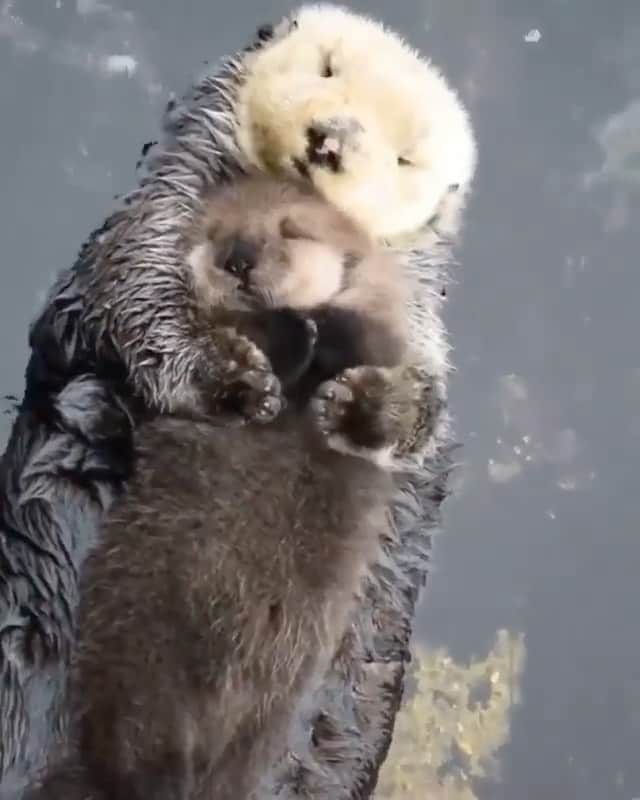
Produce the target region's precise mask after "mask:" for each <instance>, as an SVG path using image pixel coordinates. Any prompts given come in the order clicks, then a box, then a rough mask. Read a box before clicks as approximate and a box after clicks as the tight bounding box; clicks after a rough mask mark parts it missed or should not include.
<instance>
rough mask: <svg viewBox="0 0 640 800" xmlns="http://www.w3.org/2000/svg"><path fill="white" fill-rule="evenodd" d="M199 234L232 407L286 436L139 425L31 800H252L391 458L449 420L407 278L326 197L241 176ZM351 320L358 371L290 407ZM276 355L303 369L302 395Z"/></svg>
mask: <svg viewBox="0 0 640 800" xmlns="http://www.w3.org/2000/svg"><path fill="white" fill-rule="evenodd" d="M189 238H192V239H193V250H192V252H191V254H190V260H191V262H192V267H193V270H194V275H195V277H196V280H195V283H194V288H195V296H196V298H197V300H198V301H199V311H200V313H201V316H202V320H203V322H202V325H203V330H204V329H205V325H206V324H210V325H211V329H212V330H211V335H212V336H213V337H216V338H217V339H220V338H222V336H223V334H224V339H225V342H226V346H227V348H230V349H232V350H233V356H231V357H230V359H229V360H233V361H234V363H235V364H236V367H235V369H234V370H233V373H234V381H233V383H232V384H231V386H232V391H233V393H234V394H235V395H236V396H237V394H238V393H237V389H236V384H237V383H242V382H244V384H245V387H246V389H247V391H246V392H245V393H244V395H243V397H242V399H243V401H244V406H243V407H244V408H246V407H247V403H248V405H250V406H251V408H252V409H256V413H255V414H254V415H253V417H254V419H255V420H256V421H257V420H258V419H259V420H260V422H264V421H265V419H264V415H266V416H267V417H268V418H269V420H270V424H269V425H267V426H265V425H264V424H262V425H259V424H253V425H249V426H244V427H227V426H221V425H220V423H219V419H218V418H217V417H213V419H212V421H200V422H198V421H194V420H191V419H175V418H171V417H168V416H161V417H159V418H157V419H156V420H155V421H151V422H147V423H143V425H142V426H141V428H140V430H139V432H138V434H137V436H136V471H135V474H134V476H133V478H132V479H131V481H130V482H129V486H128V490H127V494H126V496H125V497H124V499H123V500H122V501H121V502H120V503H119V504H118V505H117V506H116V508H115V509H113V510H112V511H111V513H110V514H109V515H108V516H107V519H106V521H105V523H104V525H103V526H102V530H101V533H100V539H99V544H98V545H97V546H96V548H95V549H94V551H93V552H92V553H91V555H90V556H89V557H88V559H87V562H86V565H85V567H84V570H83V576H82V580H81V592H80V604H79V616H78V641H77V649H76V651H75V653H74V656H73V661H72V670H71V681H70V686H69V694H68V699H69V704H70V713H71V729H70V740H71V755H70V756H69V757H68V758H67V759H66V760H63V761H62V763H61V764H60V765H56V764H54V765H53V767H52V769H51V770H50V772H49V774H48V775H46V776H44V778H43V782H42V784H41V785H40V786H38V787H37V788H35V789H34V790H33V791H32V792H31V791H29V792H28V793H27V797H28V798H29V800H55V799H56V798H62V797H64V798H65V800H86V798H87V796H89V797H91V798H93V800H97V798H104V800H147V798H150V797H151V798H154V800H180V798H183V799H184V800H186V798H193V800H198V799H200V798H201V800H246V798H248V797H249V795H250V794H251V793H252V792H253V791H254V790H255V789H256V787H257V785H258V783H259V781H260V779H261V778H262V776H263V775H264V774H265V773H267V772H268V771H269V767H270V765H271V763H272V762H273V760H274V758H276V757H277V756H278V755H279V748H280V746H281V742H282V739H283V737H286V735H287V733H288V731H289V728H290V727H291V721H292V719H293V718H294V716H295V713H296V708H297V706H298V705H299V703H300V701H301V700H302V698H303V697H304V695H305V694H308V693H309V691H310V690H312V689H314V688H315V687H317V685H319V684H320V683H321V680H322V676H323V675H324V673H325V671H326V669H327V667H328V666H329V664H330V662H331V659H332V658H333V656H334V654H335V652H336V649H337V646H338V644H339V642H340V641H341V639H342V637H343V635H344V633H345V630H346V626H347V623H348V621H349V617H350V615H351V612H352V609H353V607H354V605H355V602H356V596H357V593H358V590H359V586H360V582H361V580H362V578H363V576H364V574H366V571H367V567H368V566H369V564H370V563H371V562H373V561H375V560H376V559H377V558H378V557H379V555H380V548H381V541H382V537H383V536H384V535H385V534H387V535H388V530H389V518H388V502H389V500H390V499H391V496H392V493H393V478H392V476H391V475H390V474H389V473H388V471H386V469H385V467H386V465H387V464H388V463H392V459H388V457H386V455H385V458H381V457H380V454H381V453H383V454H388V453H389V452H391V451H393V450H394V449H395V448H396V446H397V444H398V442H401V441H403V440H404V439H405V438H406V436H407V435H411V433H412V431H413V430H414V428H415V422H414V419H415V418H416V417H418V416H420V417H422V416H424V414H425V413H428V415H429V418H430V420H431V421H432V423H433V421H434V420H435V417H436V415H437V411H438V409H437V407H434V406H433V403H426V412H425V402H424V401H425V387H424V386H423V385H421V384H420V385H416V384H415V383H414V382H413V373H411V372H410V371H408V370H406V369H405V366H406V364H407V357H408V355H409V350H408V347H407V333H408V327H407V325H406V322H405V319H404V316H405V306H406V293H405V292H404V291H403V284H404V282H405V278H404V276H403V274H402V271H401V269H400V265H399V264H398V263H397V260H396V259H394V258H392V257H390V256H389V255H388V254H386V253H385V252H383V251H382V250H381V248H379V247H377V246H375V245H373V244H372V243H371V242H370V240H369V239H368V237H367V236H366V235H365V234H363V233H362V232H361V231H360V230H358V228H357V227H356V226H354V224H353V223H352V222H350V221H349V220H348V219H347V218H346V217H344V215H342V214H341V213H339V212H338V211H336V210H335V209H332V208H331V207H329V206H328V205H327V203H326V202H325V201H322V200H321V199H320V197H319V196H318V195H316V194H315V192H314V191H312V190H311V189H310V188H308V187H299V186H295V185H291V184H286V183H282V182H277V181H274V180H270V179H265V178H256V179H253V180H240V181H238V183H237V184H235V185H233V186H232V187H228V188H226V189H222V190H220V191H217V192H215V193H214V195H213V196H212V197H211V198H210V199H209V200H208V202H207V203H206V204H205V213H204V214H203V215H202V218H201V219H199V220H198V222H197V224H196V225H195V226H194V232H193V234H192V235H191V236H190V237H189ZM331 312H335V315H336V319H338V320H339V319H340V317H341V316H344V315H346V317H347V318H348V319H349V320H353V319H357V321H358V325H353V324H350V325H349V331H348V332H344V331H343V335H342V337H341V341H334V342H333V343H332V347H331V348H330V349H331V357H332V359H338V361H341V360H343V359H346V360H347V361H348V362H349V361H351V362H352V363H353V365H352V366H351V367H350V368H347V369H338V370H337V373H336V374H334V375H333V376H332V378H331V379H330V380H322V378H323V377H324V376H322V377H320V378H318V375H317V374H316V375H315V377H314V380H316V381H317V380H318V379H319V380H320V382H319V384H318V385H317V386H315V385H309V384H307V389H308V390H309V394H308V395H307V393H306V392H305V393H304V394H302V395H300V394H297V395H296V401H295V402H292V403H290V404H289V405H288V406H285V407H284V408H282V407H281V400H282V397H281V395H280V390H281V389H282V390H284V389H286V388H287V387H289V388H290V389H293V388H294V387H295V384H296V383H297V382H299V380H300V378H301V376H303V375H304V374H306V373H308V372H309V371H311V372H317V369H318V367H316V366H314V354H315V352H316V350H317V349H320V350H322V349H323V344H322V338H323V336H324V335H326V333H327V331H323V326H322V325H321V326H320V327H319V328H318V327H317V325H316V324H315V323H314V322H313V320H314V319H315V318H316V317H317V316H318V315H319V317H320V318H321V319H322V320H323V321H324V323H325V325H324V327H326V320H327V318H328V317H329V316H331ZM334 323H335V320H334V321H332V323H331V324H332V325H333V324H334ZM279 326H284V327H285V329H286V330H287V331H288V332H289V334H290V335H291V338H294V339H296V340H297V341H296V347H295V348H294V349H292V348H291V347H288V348H287V346H286V342H283V340H282V336H281V335H280V333H279V331H278V327H279ZM330 327H331V326H330ZM331 332H332V331H329V333H331ZM274 334H275V342H274V341H273V338H274ZM258 339H259V340H261V347H260V348H258V347H257V346H256V340H258ZM342 349H344V350H345V354H343V353H342V352H341V351H342ZM280 350H283V351H286V352H283V353H282V355H277V354H278V352H279V351H280ZM264 353H272V354H273V355H272V361H273V360H278V361H280V362H281V363H283V364H284V362H285V356H287V358H286V366H285V367H284V368H283V371H282V373H281V377H282V380H283V384H282V386H281V385H280V381H278V380H277V378H276V377H275V375H274V374H273V373H271V372H270V370H269V364H268V363H267V362H266V360H265V356H264ZM296 362H297V363H296ZM328 364H329V361H327V359H326V357H325V358H324V360H323V362H322V368H327V366H328ZM330 369H332V370H333V369H335V367H331V368H330ZM416 376H417V377H419V373H416ZM256 393H257V395H258V396H257V397H255V396H254V395H256ZM247 398H249V399H248V400H247ZM212 407H213V406H212ZM214 413H215V412H214Z"/></svg>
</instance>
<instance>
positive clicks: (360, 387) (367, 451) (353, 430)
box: [311, 366, 403, 463]
mask: <svg viewBox="0 0 640 800" xmlns="http://www.w3.org/2000/svg"><path fill="white" fill-rule="evenodd" d="M393 377H394V375H393V371H392V370H390V369H385V368H382V367H368V366H362V367H354V368H353V369H347V370H344V372H342V373H341V374H340V375H339V376H338V377H337V378H336V379H335V380H331V381H326V382H325V383H323V384H322V385H321V386H320V387H319V389H318V391H317V392H316V394H315V396H314V398H313V400H312V401H311V413H312V418H313V422H314V425H315V428H316V430H317V431H318V432H319V433H320V434H321V435H322V436H323V437H324V439H325V441H326V444H327V446H328V447H330V448H332V449H334V450H338V451H340V452H344V453H351V454H353V455H358V456H362V457H364V458H368V459H370V460H372V461H375V462H376V463H382V461H383V460H384V459H385V456H389V457H390V456H391V452H392V450H393V448H394V446H395V445H396V444H397V442H398V439H399V436H400V427H401V424H402V416H403V403H402V398H401V396H400V395H399V394H398V392H397V391H396V388H395V386H394V381H393Z"/></svg>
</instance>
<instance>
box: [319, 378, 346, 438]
mask: <svg viewBox="0 0 640 800" xmlns="http://www.w3.org/2000/svg"><path fill="white" fill-rule="evenodd" d="M352 402H353V392H352V391H351V389H350V388H349V386H348V385H347V384H346V383H344V382H343V381H339V380H335V381H326V382H325V383H323V384H322V385H321V386H320V387H319V389H318V391H317V392H316V395H315V397H314V398H313V399H312V401H311V411H312V414H313V418H314V421H315V425H316V428H317V430H318V431H319V432H320V433H321V434H322V435H323V436H331V434H333V433H340V431H341V429H342V425H343V423H344V420H345V418H346V417H347V416H348V413H349V404H350V403H352Z"/></svg>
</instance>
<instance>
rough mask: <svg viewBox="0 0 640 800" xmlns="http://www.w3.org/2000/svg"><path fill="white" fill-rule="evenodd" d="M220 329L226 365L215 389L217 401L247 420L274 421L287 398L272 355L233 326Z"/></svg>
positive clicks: (225, 408) (221, 345) (220, 339)
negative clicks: (283, 396)
mask: <svg viewBox="0 0 640 800" xmlns="http://www.w3.org/2000/svg"><path fill="white" fill-rule="evenodd" d="M219 333H220V338H219V339H218V354H219V356H220V357H221V361H222V365H221V369H220V373H219V376H218V387H217V390H216V392H215V394H216V399H217V401H218V402H219V403H220V404H221V406H222V408H223V409H224V410H226V411H233V412H235V413H237V414H240V415H241V416H242V417H244V418H245V419H246V420H251V421H256V422H270V421H271V420H272V419H274V418H275V417H276V416H277V415H278V414H279V413H280V411H281V409H282V406H283V402H284V401H283V398H282V389H281V386H280V381H279V380H278V378H277V377H276V376H275V375H274V374H273V371H272V369H271V364H270V363H269V359H268V358H267V356H266V355H265V354H264V353H263V352H262V350H260V348H259V347H257V346H256V345H255V344H254V343H253V342H252V341H251V340H250V339H248V338H246V337H245V336H242V335H241V334H238V333H237V332H236V331H234V330H233V329H231V328H227V329H222V330H221V331H219Z"/></svg>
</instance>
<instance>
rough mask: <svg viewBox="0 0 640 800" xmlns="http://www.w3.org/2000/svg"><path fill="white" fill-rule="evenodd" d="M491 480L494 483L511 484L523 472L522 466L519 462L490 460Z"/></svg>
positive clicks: (488, 468)
mask: <svg viewBox="0 0 640 800" xmlns="http://www.w3.org/2000/svg"><path fill="white" fill-rule="evenodd" d="M487 472H488V473H489V478H490V479H491V480H492V481H493V482H494V483H509V481H512V480H513V479H514V478H517V477H518V475H520V473H521V472H522V465H521V464H520V462H519V461H515V460H514V461H507V462H505V461H496V460H495V459H493V458H490V459H489V461H488V463H487Z"/></svg>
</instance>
